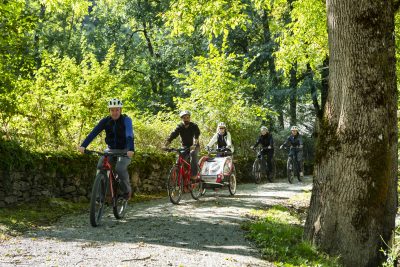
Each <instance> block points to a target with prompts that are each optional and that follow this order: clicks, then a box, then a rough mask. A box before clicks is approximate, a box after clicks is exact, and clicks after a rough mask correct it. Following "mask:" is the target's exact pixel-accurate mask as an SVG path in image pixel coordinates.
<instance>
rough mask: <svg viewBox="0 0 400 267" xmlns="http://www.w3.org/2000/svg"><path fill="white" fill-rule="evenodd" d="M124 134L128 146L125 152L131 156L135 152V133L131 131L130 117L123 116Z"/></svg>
mask: <svg viewBox="0 0 400 267" xmlns="http://www.w3.org/2000/svg"><path fill="white" fill-rule="evenodd" d="M125 136H126V145H127V148H128V153H127V154H128V156H129V157H132V156H133V153H134V152H135V135H134V133H133V127H132V119H131V118H129V117H125Z"/></svg>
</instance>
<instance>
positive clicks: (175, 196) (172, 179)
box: [167, 166, 183, 204]
mask: <svg viewBox="0 0 400 267" xmlns="http://www.w3.org/2000/svg"><path fill="white" fill-rule="evenodd" d="M167 190H168V196H169V200H170V201H171V202H172V203H173V204H179V201H180V200H181V198H182V192H183V179H182V176H181V175H180V173H179V168H178V167H177V166H174V167H172V168H171V171H170V173H169V176H168V182H167Z"/></svg>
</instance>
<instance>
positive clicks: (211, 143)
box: [207, 133, 218, 147]
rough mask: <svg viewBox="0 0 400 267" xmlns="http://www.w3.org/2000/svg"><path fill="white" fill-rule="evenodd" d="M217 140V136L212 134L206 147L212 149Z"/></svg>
mask: <svg viewBox="0 0 400 267" xmlns="http://www.w3.org/2000/svg"><path fill="white" fill-rule="evenodd" d="M217 140H218V134H217V133H216V134H214V135H213V137H211V140H210V142H208V144H207V146H208V147H212V146H213V145H214V144H215V143H216V142H217Z"/></svg>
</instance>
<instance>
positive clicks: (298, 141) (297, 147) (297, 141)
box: [279, 126, 304, 177]
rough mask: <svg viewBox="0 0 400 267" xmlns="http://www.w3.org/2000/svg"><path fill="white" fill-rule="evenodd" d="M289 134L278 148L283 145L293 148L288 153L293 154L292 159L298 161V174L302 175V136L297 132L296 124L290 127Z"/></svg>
mask: <svg viewBox="0 0 400 267" xmlns="http://www.w3.org/2000/svg"><path fill="white" fill-rule="evenodd" d="M290 131H291V135H290V136H289V137H288V138H287V140H286V141H285V143H283V144H282V145H281V146H280V147H279V148H280V149H282V148H283V147H288V146H289V147H292V148H293V149H290V150H289V155H290V156H291V155H293V157H294V159H295V160H297V162H298V163H299V171H300V176H301V177H304V172H303V138H302V137H301V135H300V133H299V129H298V128H297V126H292V128H291V129H290Z"/></svg>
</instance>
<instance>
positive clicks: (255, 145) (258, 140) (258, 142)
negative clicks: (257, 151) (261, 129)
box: [253, 136, 261, 147]
mask: <svg viewBox="0 0 400 267" xmlns="http://www.w3.org/2000/svg"><path fill="white" fill-rule="evenodd" d="M260 143H261V136H259V137H258V139H257V142H256V143H255V144H254V146H253V147H257V146H258V145H259V144H260Z"/></svg>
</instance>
